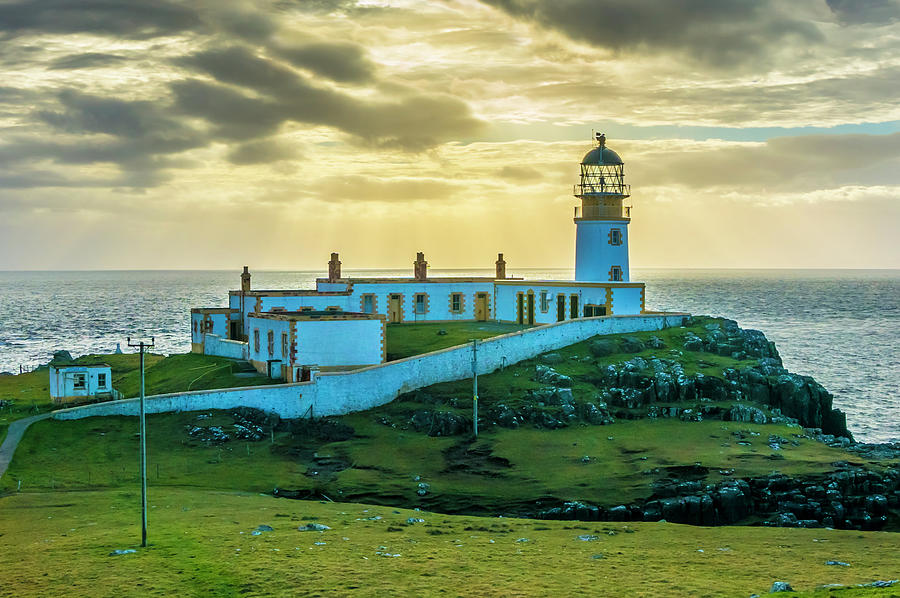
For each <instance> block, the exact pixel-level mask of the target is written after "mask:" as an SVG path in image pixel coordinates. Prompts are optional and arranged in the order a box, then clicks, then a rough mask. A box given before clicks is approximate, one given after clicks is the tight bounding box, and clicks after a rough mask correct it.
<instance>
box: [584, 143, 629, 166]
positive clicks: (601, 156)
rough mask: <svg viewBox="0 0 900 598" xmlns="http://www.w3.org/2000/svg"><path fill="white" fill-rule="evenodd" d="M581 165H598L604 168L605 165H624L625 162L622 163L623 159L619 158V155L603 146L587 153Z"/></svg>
mask: <svg viewBox="0 0 900 598" xmlns="http://www.w3.org/2000/svg"><path fill="white" fill-rule="evenodd" d="M581 163H582V164H596V165H598V166H602V165H604V164H609V165H613V164H624V162H622V158H620V157H619V154H617V153H616V152H614V151H612V150H611V149H609V148H608V147H606V146H602V145H601V146H597V147H595V148H594V149H592V150H591V151H589V152H588V153H586V154H585V155H584V159H583V160H582V161H581Z"/></svg>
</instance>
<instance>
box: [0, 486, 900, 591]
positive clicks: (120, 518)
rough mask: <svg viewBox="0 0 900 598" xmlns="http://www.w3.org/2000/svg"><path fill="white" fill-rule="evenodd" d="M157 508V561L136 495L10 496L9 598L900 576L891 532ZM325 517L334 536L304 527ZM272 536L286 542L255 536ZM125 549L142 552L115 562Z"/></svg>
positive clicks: (573, 587)
mask: <svg viewBox="0 0 900 598" xmlns="http://www.w3.org/2000/svg"><path fill="white" fill-rule="evenodd" d="M149 498H150V501H149V502H150V505H151V508H150V514H149V524H150V525H149V532H150V534H149V537H150V546H149V547H148V548H147V549H140V548H138V547H137V545H138V543H139V542H138V540H139V538H140V529H139V501H140V498H139V493H138V492H137V488H136V487H135V488H134V489H133V490H131V491H128V492H123V491H105V492H68V493H59V492H57V493H41V494H21V495H16V496H10V497H6V498H2V499H0V571H3V578H4V583H3V584H2V585H0V596H47V595H67V596H96V595H107V594H110V593H111V592H114V593H115V595H117V596H168V595H176V594H177V595H182V596H208V595H216V596H239V595H250V596H259V595H267V596H297V595H304V596H334V595H349V594H360V595H379V596H409V595H416V596H432V595H453V596H532V595H540V596H577V595H590V596H746V595H749V594H750V593H752V592H755V593H759V594H766V593H767V592H768V589H769V587H770V586H771V584H772V582H773V581H778V580H786V581H789V582H790V583H791V584H792V585H793V587H794V588H795V589H797V590H801V591H811V590H813V589H814V588H815V587H817V586H819V585H821V584H826V583H840V584H856V583H866V582H870V581H873V580H876V579H885V578H889V577H890V576H892V575H893V576H894V577H896V573H897V563H896V553H897V548H898V542H897V538H896V536H895V535H893V534H884V533H860V532H847V531H827V530H805V529H778V528H743V529H740V530H735V529H734V528H701V527H690V526H680V525H674V524H665V523H629V524H620V523H607V524H585V523H578V522H562V521H529V520H522V519H496V518H490V519H489V518H477V517H457V516H448V515H439V514H433V513H429V512H426V511H422V512H417V511H408V510H402V509H392V508H388V507H372V506H368V505H360V504H352V503H340V504H338V503H334V504H331V503H328V504H322V503H318V502H307V501H290V500H280V499H273V498H270V497H265V496H258V495H248V494H241V493H233V492H209V491H198V490H189V489H169V488H166V489H161V488H154V487H151V488H150V494H149ZM371 517H381V518H380V519H377V520H372V519H369V518H371ZM408 517H419V518H422V519H424V520H425V522H424V523H418V524H414V525H406V520H407V518H408ZM311 521H314V522H318V523H322V524H324V525H327V526H329V527H331V528H332V529H331V530H329V531H325V532H321V533H319V532H299V531H297V527H298V526H300V525H305V524H306V523H308V522H311ZM260 524H266V525H270V526H272V527H273V528H274V531H272V532H265V533H262V534H261V535H258V536H253V535H251V533H250V532H251V531H252V530H254V529H255V528H256V527H257V526H258V525H260ZM626 530H630V531H631V532H632V533H628V532H627V531H626ZM583 534H591V535H595V536H597V539H596V540H593V541H581V540H579V539H578V536H579V535H583ZM520 538H527V539H528V541H527V542H520V541H517V540H519V539H520ZM492 541H493V543H492ZM317 543H319V544H317ZM125 548H138V552H137V553H136V554H127V555H123V556H115V557H112V556H108V555H109V553H110V552H111V551H112V550H115V549H125ZM701 551H702V552H701ZM379 552H381V553H387V554H391V555H394V554H398V555H400V556H396V557H384V556H380V555H379V554H378V553H379ZM596 555H602V557H599V558H595V556H596ZM833 559H838V560H842V561H846V562H849V563H851V565H852V566H851V567H834V566H826V565H825V561H827V560H833ZM112 588H115V590H112ZM107 590H109V591H107ZM779 595H782V594H779ZM784 595H785V596H791V595H795V594H784ZM809 595H815V596H825V595H831V594H830V593H827V592H824V591H822V592H814V593H812V594H809ZM837 595H839V596H842V597H853V596H861V595H864V596H867V597H868V596H896V589H893V590H891V589H888V590H869V591H859V590H844V591H841V592H840V593H839V594H837Z"/></svg>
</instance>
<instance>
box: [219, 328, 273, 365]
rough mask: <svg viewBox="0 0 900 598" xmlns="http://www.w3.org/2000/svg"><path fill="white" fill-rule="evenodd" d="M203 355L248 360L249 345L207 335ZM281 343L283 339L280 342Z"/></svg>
mask: <svg viewBox="0 0 900 598" xmlns="http://www.w3.org/2000/svg"><path fill="white" fill-rule="evenodd" d="M202 338H203V354H204V355H215V356H216V357H230V358H231V359H248V355H249V343H245V342H242V341H235V340H231V339H228V338H222V337H221V336H219V335H218V334H211V333H209V332H207V333H205V334H204V335H203V336H202ZM278 342H279V343H280V342H281V339H279V340H278Z"/></svg>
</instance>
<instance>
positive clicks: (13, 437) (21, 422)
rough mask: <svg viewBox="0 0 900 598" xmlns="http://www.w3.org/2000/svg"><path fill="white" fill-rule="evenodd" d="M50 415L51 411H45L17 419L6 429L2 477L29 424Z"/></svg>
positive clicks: (1, 448)
mask: <svg viewBox="0 0 900 598" xmlns="http://www.w3.org/2000/svg"><path fill="white" fill-rule="evenodd" d="M48 417H50V414H49V413H43V414H41V415H34V416H32V417H26V418H24V419H17V420H16V421H14V422H13V423H11V424H9V429H8V430H7V431H6V439H5V440H4V441H3V446H0V478H2V477H3V474H5V473H6V468H7V467H9V463H10V462H11V461H12V458H13V455H14V454H15V452H16V447H17V446H19V441H20V440H22V436H23V435H24V434H25V430H27V429H28V426H30V425H31V424H33V423H34V422H36V421H40V420H42V419H47V418H48Z"/></svg>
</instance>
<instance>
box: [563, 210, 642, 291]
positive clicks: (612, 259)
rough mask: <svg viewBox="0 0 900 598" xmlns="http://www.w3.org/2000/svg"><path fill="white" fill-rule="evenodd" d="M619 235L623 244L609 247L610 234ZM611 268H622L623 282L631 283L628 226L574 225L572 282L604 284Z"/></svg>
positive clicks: (610, 223)
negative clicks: (616, 231) (573, 273)
mask: <svg viewBox="0 0 900 598" xmlns="http://www.w3.org/2000/svg"><path fill="white" fill-rule="evenodd" d="M613 228H618V229H619V230H621V231H622V244H621V245H610V243H609V231H610V229H613ZM612 266H619V267H621V268H622V282H628V281H629V280H631V277H630V273H629V268H628V222H626V221H604V220H576V221H575V280H578V281H582V282H606V281H608V280H609V279H610V278H609V270H610V268H611V267H612Z"/></svg>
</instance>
